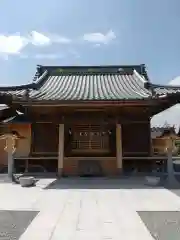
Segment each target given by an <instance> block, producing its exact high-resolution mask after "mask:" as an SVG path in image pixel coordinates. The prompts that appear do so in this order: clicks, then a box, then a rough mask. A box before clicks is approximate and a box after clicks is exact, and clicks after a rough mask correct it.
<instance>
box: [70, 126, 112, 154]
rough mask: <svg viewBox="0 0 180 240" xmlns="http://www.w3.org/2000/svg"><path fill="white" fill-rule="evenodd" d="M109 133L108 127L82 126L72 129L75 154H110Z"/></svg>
mask: <svg viewBox="0 0 180 240" xmlns="http://www.w3.org/2000/svg"><path fill="white" fill-rule="evenodd" d="M109 151H110V146H109V131H108V127H107V126H104V125H103V126H101V125H94V124H93V125H90V124H81V125H75V126H73V128H72V152H73V153H86V154H92V153H108V152H109Z"/></svg>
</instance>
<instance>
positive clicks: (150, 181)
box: [145, 176, 161, 186]
mask: <svg viewBox="0 0 180 240" xmlns="http://www.w3.org/2000/svg"><path fill="white" fill-rule="evenodd" d="M160 181H161V179H160V177H154V176H146V177H145V184H147V185H149V186H158V185H159V184H160Z"/></svg>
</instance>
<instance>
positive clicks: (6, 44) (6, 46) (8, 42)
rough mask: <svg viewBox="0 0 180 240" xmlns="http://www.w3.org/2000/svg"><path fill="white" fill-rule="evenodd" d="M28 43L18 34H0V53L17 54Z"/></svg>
mask: <svg viewBox="0 0 180 240" xmlns="http://www.w3.org/2000/svg"><path fill="white" fill-rule="evenodd" d="M27 44H28V41H27V39H26V38H24V37H21V36H20V35H12V36H5V35H0V54H18V53H20V52H21V50H22V49H23V48H24V47H25V46H26V45H27Z"/></svg>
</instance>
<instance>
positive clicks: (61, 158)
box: [58, 124, 64, 176]
mask: <svg viewBox="0 0 180 240" xmlns="http://www.w3.org/2000/svg"><path fill="white" fill-rule="evenodd" d="M63 161H64V124H59V150H58V175H59V176H61V175H62V172H63Z"/></svg>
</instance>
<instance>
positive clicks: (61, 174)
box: [57, 168, 63, 178]
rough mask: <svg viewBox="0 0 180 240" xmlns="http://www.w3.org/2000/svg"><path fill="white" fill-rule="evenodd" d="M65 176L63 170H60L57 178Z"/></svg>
mask: <svg viewBox="0 0 180 240" xmlns="http://www.w3.org/2000/svg"><path fill="white" fill-rule="evenodd" d="M62 176H63V169H62V168H58V173H57V177H59V178H60V177H62Z"/></svg>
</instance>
